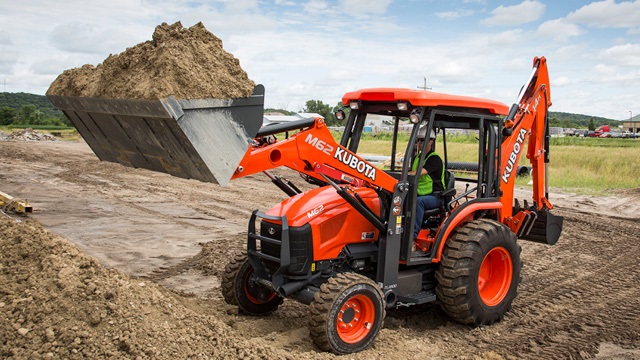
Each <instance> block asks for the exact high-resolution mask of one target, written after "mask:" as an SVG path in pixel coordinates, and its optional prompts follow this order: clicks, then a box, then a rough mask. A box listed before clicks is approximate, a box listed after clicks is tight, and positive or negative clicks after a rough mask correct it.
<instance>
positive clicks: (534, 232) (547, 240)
mask: <svg viewBox="0 0 640 360" xmlns="http://www.w3.org/2000/svg"><path fill="white" fill-rule="evenodd" d="M536 214H537V215H538V216H537V218H536V220H535V221H534V223H533V226H532V227H531V231H530V232H529V234H528V235H525V236H523V237H522V239H524V240H530V241H535V242H538V243H542V244H548V245H554V244H555V243H556V242H558V239H559V238H560V234H561V233H562V222H563V221H564V218H563V217H562V216H557V215H553V214H552V213H551V212H550V211H549V209H547V208H544V209H542V210H539V211H536Z"/></svg>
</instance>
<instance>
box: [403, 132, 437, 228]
mask: <svg viewBox="0 0 640 360" xmlns="http://www.w3.org/2000/svg"><path fill="white" fill-rule="evenodd" d="M426 133H427V127H426V126H424V127H422V128H421V129H420V130H418V139H417V140H416V147H417V149H418V151H417V154H416V156H415V158H414V159H413V163H412V165H411V171H409V175H416V172H417V171H416V170H417V169H418V161H419V159H420V154H421V152H422V150H423V149H424V146H423V145H424V139H425V137H426ZM435 142H436V133H435V132H434V131H433V130H431V133H430V134H429V144H428V145H427V155H426V156H425V159H424V166H422V169H421V170H420V181H419V182H418V197H417V200H416V217H415V224H414V229H413V238H414V239H415V238H417V237H418V233H419V232H420V229H421V227H422V220H423V219H422V217H423V216H424V211H425V210H429V209H435V208H438V207H440V203H441V202H442V201H444V200H443V198H442V197H440V196H436V195H434V194H433V192H436V191H440V192H441V191H444V166H443V165H442V158H440V155H438V154H436V152H435Z"/></svg>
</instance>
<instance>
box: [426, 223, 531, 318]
mask: <svg viewBox="0 0 640 360" xmlns="http://www.w3.org/2000/svg"><path fill="white" fill-rule="evenodd" d="M520 252H521V248H520V245H518V243H517V242H516V235H515V234H514V233H513V232H511V231H510V230H509V229H508V228H507V227H506V226H504V225H503V224H501V223H499V222H496V221H493V220H488V219H480V220H476V221H473V222H470V223H468V224H466V225H463V226H462V227H460V228H459V229H457V230H456V233H455V234H454V235H453V237H451V238H450V239H449V240H448V241H447V243H446V244H445V248H444V250H443V252H442V260H441V262H440V267H439V268H438V270H437V271H436V279H437V280H438V286H437V287H436V295H437V296H438V299H439V300H440V306H441V307H442V309H443V310H444V311H445V312H446V313H447V314H448V315H449V316H451V317H452V318H453V319H455V320H456V321H458V322H460V323H463V324H470V325H486V324H492V323H494V322H496V321H498V320H501V319H502V317H503V316H504V314H505V313H506V312H507V311H509V310H510V309H511V303H512V302H513V300H514V299H515V297H516V295H517V288H518V284H519V283H520V280H521V278H520V271H521V269H522V261H521V260H520Z"/></svg>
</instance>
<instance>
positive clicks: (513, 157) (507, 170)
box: [502, 129, 527, 184]
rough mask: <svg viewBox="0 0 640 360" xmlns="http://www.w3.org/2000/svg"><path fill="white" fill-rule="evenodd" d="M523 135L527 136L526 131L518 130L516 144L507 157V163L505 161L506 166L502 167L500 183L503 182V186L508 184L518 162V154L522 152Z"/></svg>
mask: <svg viewBox="0 0 640 360" xmlns="http://www.w3.org/2000/svg"><path fill="white" fill-rule="evenodd" d="M525 135H527V130H525V129H520V132H518V138H517V139H516V143H515V144H514V145H513V150H512V151H511V154H510V155H509V161H507V165H506V166H505V167H504V172H503V173H502V181H504V183H505V184H508V183H509V177H511V173H513V168H514V167H515V165H516V161H517V160H518V154H520V151H522V143H524V137H525Z"/></svg>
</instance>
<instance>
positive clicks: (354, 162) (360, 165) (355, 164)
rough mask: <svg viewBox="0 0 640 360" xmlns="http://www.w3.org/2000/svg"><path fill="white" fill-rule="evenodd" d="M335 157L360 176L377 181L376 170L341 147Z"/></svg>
mask: <svg viewBox="0 0 640 360" xmlns="http://www.w3.org/2000/svg"><path fill="white" fill-rule="evenodd" d="M333 157H334V159H338V160H340V161H341V162H342V163H343V164H345V165H347V166H348V167H350V168H352V169H353V170H355V171H357V172H359V173H360V174H362V175H364V176H366V177H368V178H369V179H371V180H373V181H376V168H375V167H373V166H371V165H370V164H368V163H366V162H365V161H364V160H360V159H359V158H358V157H357V156H355V155H353V154H352V153H350V152H348V151H347V150H346V149H343V148H340V147H339V148H337V149H336V152H335V154H333Z"/></svg>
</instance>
